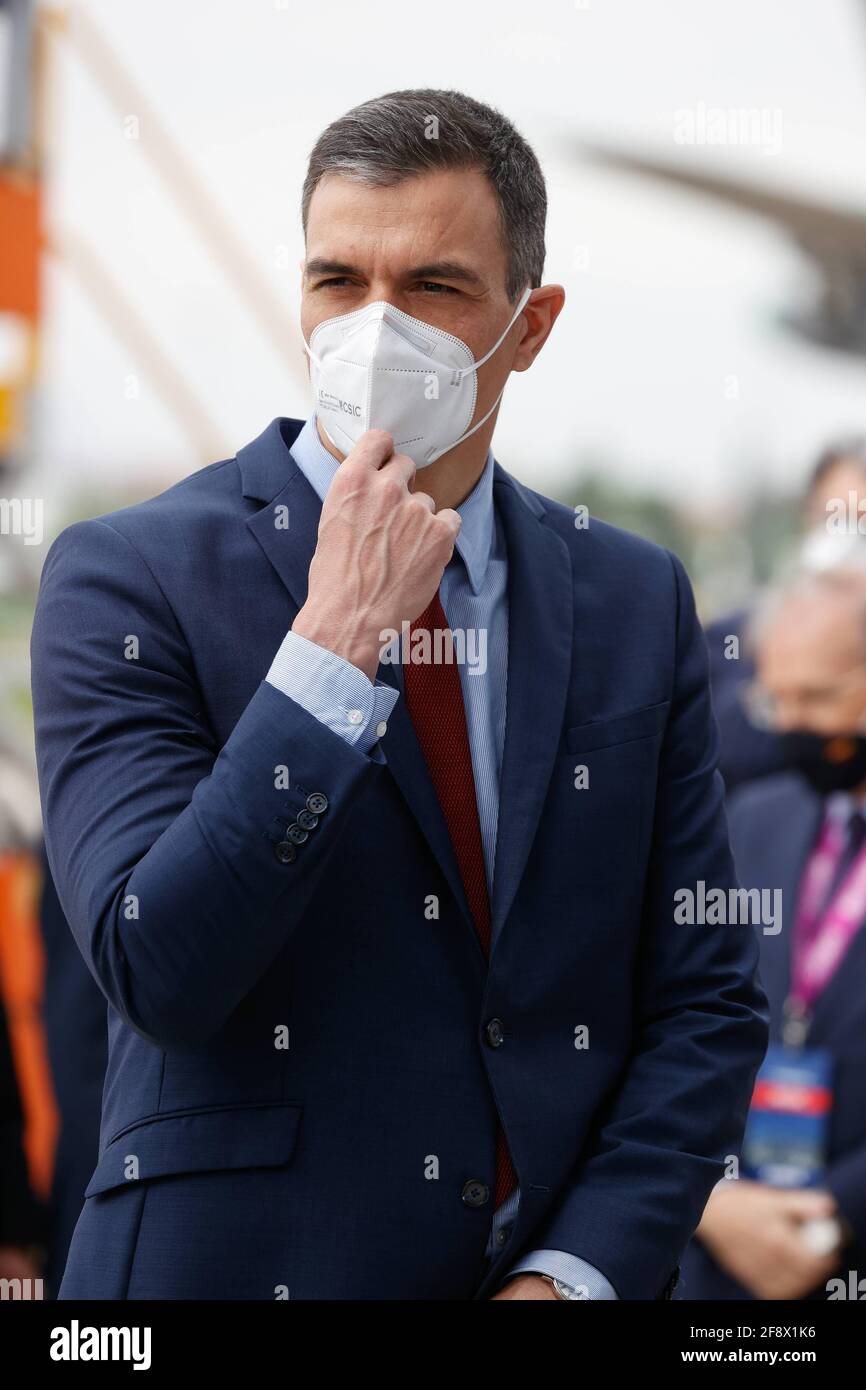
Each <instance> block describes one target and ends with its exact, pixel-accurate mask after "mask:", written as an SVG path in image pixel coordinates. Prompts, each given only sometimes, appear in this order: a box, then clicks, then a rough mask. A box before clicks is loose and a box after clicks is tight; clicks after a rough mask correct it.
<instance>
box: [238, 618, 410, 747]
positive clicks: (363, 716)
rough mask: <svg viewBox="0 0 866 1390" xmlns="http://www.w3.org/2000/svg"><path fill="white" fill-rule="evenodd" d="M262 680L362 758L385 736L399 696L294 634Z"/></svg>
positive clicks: (330, 653)
mask: <svg viewBox="0 0 866 1390" xmlns="http://www.w3.org/2000/svg"><path fill="white" fill-rule="evenodd" d="M265 680H266V681H267V682H268V684H269V685H273V686H275V687H276V689H277V690H281V691H282V692H283V694H284V695H288V697H289V699H290V700H294V701H295V703H296V704H298V705H301V706H302V708H303V709H305V710H306V711H307V712H308V713H309V714H312V715H313V716H314V717H315V718H316V719H318V720H319V722H320V723H322V724H324V725H326V727H327V728H329V729H330V730H331V731H332V732H333V733H335V734H339V735H340V737H341V738H344V739H345V740H346V742H347V743H351V744H352V745H353V746H354V747H356V748H358V749H359V751H360V752H362V753H368V752H369V751H370V749H371V748H372V747H373V744H374V743H375V742H376V741H377V739H380V738H382V737H383V735H384V734H385V732H386V730H387V727H388V717H389V715H390V713H391V711H392V709H393V708H394V705H395V703H396V701H397V698H398V696H399V693H400V692H399V691H398V690H395V689H394V687H393V686H392V685H385V683H384V682H383V681H376V683H375V685H374V684H373V682H372V681H370V680H368V679H367V677H366V676H365V675H364V672H363V671H359V670H358V668H357V666H353V665H352V663H351V661H346V660H345V658H344V657H342V656H337V654H336V652H329V651H328V650H327V648H326V647H320V646H319V645H318V643H317V642H311V641H310V640H309V639H308V638H307V637H302V636H301V635H300V633H298V632H287V633H286V635H285V637H284V638H283V640H282V642H281V644H280V646H279V648H278V650H277V654H276V656H275V657H274V659H273V661H272V662H271V667H270V670H269V671H268V673H267V675H266V677H265Z"/></svg>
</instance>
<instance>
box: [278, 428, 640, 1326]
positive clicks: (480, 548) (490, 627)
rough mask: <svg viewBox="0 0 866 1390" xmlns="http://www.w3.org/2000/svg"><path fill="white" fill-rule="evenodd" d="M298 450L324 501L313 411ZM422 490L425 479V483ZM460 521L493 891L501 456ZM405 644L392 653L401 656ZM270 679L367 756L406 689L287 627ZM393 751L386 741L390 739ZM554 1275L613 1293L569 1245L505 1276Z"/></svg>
mask: <svg viewBox="0 0 866 1390" xmlns="http://www.w3.org/2000/svg"><path fill="white" fill-rule="evenodd" d="M292 455H293V457H294V459H295V461H296V463H297V465H298V467H299V468H300V470H301V472H302V473H303V474H304V476H305V478H306V479H307V481H308V482H309V483H310V484H311V486H312V487H313V488H314V489H315V491H316V493H317V494H318V496H319V498H320V499H321V500H322V501H324V499H325V495H326V493H327V491H328V488H329V486H330V484H331V480H332V479H333V477H334V474H335V473H336V471H337V468H338V466H339V465H338V463H337V460H336V459H335V458H334V457H333V456H332V455H331V454H330V453H329V452H328V450H327V449H326V448H325V446H324V445H323V444H322V441H321V439H320V438H319V433H318V430H317V429H316V417H315V414H313V415H312V416H310V418H309V419H308V420H307V422H306V424H305V425H304V427H303V429H302V430H301V432H300V434H299V435H298V437H297V439H296V440H295V442H294V444H293V445H292ZM422 487H423V483H422ZM457 511H458V512H459V514H460V518H461V527H460V533H459V535H458V537H457V542H456V545H455V549H454V554H453V556H452V558H451V560H450V561H449V563H448V565H447V566H446V568H445V573H444V574H443V576H442V583H441V585H440V588H439V596H440V599H441V601H442V607H443V609H444V610H445V614H446V616H447V618H448V625H449V627H450V628H451V629H452V631H455V632H459V633H462V634H464V635H465V637H466V641H467V646H466V653H467V660H465V661H464V662H462V663H460V664H459V665H458V670H459V672H460V681H461V688H462V691H463V701H464V705H465V709H466V724H467V730H468V734H469V746H470V750H471V754H472V768H473V772H474V774H475V792H476V797H477V800H478V818H479V822H480V828H481V841H482V847H483V852H484V863H485V867H486V870H487V884H488V889H489V891H490V892H491V894H492V889H493V864H494V860H495V855H496V824H497V818H498V812H499V779H500V771H501V767H502V751H503V747H504V742H505V713H506V690H507V676H508V672H507V663H508V590H507V580H508V570H507V561H506V552H505V543H504V537H503V535H502V529H501V526H500V524H499V522H498V519H497V517H496V512H495V508H494V505H493V453H492V452H489V453H488V455H487V461H486V463H485V465H484V470H483V472H482V473H481V476H480V478H479V479H478V482H477V483H476V485H475V487H474V488H473V490H472V492H471V493H470V494H469V496H468V497H467V498H466V499H465V501H464V502H462V503H461V504H460V506H459V507H458V508H457ZM401 651H402V645H401V643H400V642H398V644H397V646H396V647H395V649H394V653H393V659H395V660H396V659H398V658H399V654H400V653H401ZM267 680H268V681H269V682H270V684H271V685H274V686H276V687H277V689H278V690H282V691H283V693H284V694H286V695H288V696H289V698H290V699H292V700H295V701H296V703H298V704H299V705H302V706H303V707H304V708H305V709H306V710H308V711H309V713H310V714H313V715H315V717H316V718H317V719H319V720H321V722H322V723H323V724H325V725H327V727H328V728H329V729H331V730H333V732H334V733H337V734H339V735H340V736H341V737H342V738H344V739H345V740H346V741H347V743H351V744H353V745H354V746H356V747H357V748H359V749H360V750H361V751H362V752H365V753H366V752H369V751H370V749H371V748H372V747H373V745H374V743H376V742H377V740H378V739H380V738H381V739H384V738H385V737H386V735H387V727H388V716H389V715H390V713H391V710H392V709H393V708H394V704H395V702H396V701H397V700H398V699H399V691H397V690H395V689H394V688H393V687H392V686H390V685H386V684H385V683H384V682H382V681H376V682H375V683H374V682H373V681H370V680H368V678H367V677H366V676H365V675H364V673H363V671H359V670H358V668H357V667H356V666H353V665H351V663H350V662H348V661H345V660H344V659H343V658H342V657H339V656H337V655H336V654H335V653H334V652H329V651H327V650H325V649H324V648H322V647H320V646H318V645H317V644H316V643H315V642H310V641H308V640H307V638H305V637H301V636H300V635H299V634H298V633H295V632H288V633H287V634H286V636H285V638H284V640H283V642H282V643H281V645H280V647H279V649H278V651H277V653H276V655H275V657H274V659H273V663H272V665H271V668H270V670H269V671H268V674H267ZM384 747H385V753H386V755H387V742H386V743H385V745H384ZM519 1200H520V1192H519V1190H518V1189H515V1191H514V1192H512V1193H511V1194H510V1196H509V1197H507V1198H506V1199H505V1201H504V1202H503V1203H502V1205H501V1206H500V1207H498V1208H497V1210H496V1211H495V1212H494V1215H493V1223H492V1227H491V1232H490V1239H489V1241H488V1244H487V1251H486V1253H487V1255H488V1256H492V1255H493V1254H495V1253H496V1252H497V1250H499V1249H501V1248H502V1247H503V1246H504V1245H505V1244H507V1241H508V1235H509V1231H510V1229H511V1227H512V1225H513V1223H514V1218H515V1215H516V1213H517V1206H518V1202H519ZM530 1271H532V1272H535V1273H538V1274H549V1275H553V1276H554V1277H555V1278H558V1279H562V1280H563V1281H564V1282H565V1283H567V1284H572V1285H574V1286H575V1287H576V1288H579V1289H580V1290H581V1291H582V1292H583V1293H584V1296H585V1297H589V1298H592V1299H615V1298H617V1294H616V1292H615V1290H614V1289H613V1287H612V1285H611V1284H610V1283H609V1281H608V1280H607V1279H606V1278H605V1277H604V1275H603V1274H602V1273H601V1272H600V1271H599V1270H597V1269H596V1268H595V1267H594V1266H593V1265H591V1264H588V1263H587V1261H585V1260H582V1259H579V1258H578V1257H577V1256H576V1255H572V1254H569V1253H567V1252H566V1251H564V1250H532V1251H530V1252H529V1253H528V1254H526V1255H524V1256H523V1257H522V1259H520V1260H519V1261H518V1263H517V1264H515V1265H512V1266H511V1267H509V1269H508V1272H507V1275H506V1274H504V1275H503V1279H505V1278H506V1277H510V1276H511V1275H513V1274H517V1273H522V1272H526V1273H528V1272H530Z"/></svg>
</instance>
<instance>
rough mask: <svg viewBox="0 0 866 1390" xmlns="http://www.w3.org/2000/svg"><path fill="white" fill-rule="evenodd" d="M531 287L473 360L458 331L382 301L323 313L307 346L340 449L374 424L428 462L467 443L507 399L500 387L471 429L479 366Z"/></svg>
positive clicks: (418, 462) (319, 407)
mask: <svg viewBox="0 0 866 1390" xmlns="http://www.w3.org/2000/svg"><path fill="white" fill-rule="evenodd" d="M531 293H532V287H531V286H529V285H527V287H526V289H525V290H524V292H523V294H522V295H521V297H520V300H519V302H518V305H517V308H516V309H515V310H514V313H513V314H512V315H511V318H510V319H509V321H508V324H507V326H506V328H505V330H504V331H503V332H502V333H501V334H500V336H499V337H498V338H497V340H496V342H495V343H494V344H493V347H492V348H491V349H490V351H489V352H486V353H485V354H484V356H483V357H480V358H479V359H478V361H477V362H476V361H475V359H474V357H473V356H472V352H471V349H470V348H468V347H467V346H466V344H465V343H464V342H462V341H461V339H460V338H455V337H454V334H453V333H446V332H445V330H444V329H442V328H434V327H433V326H432V324H429V323H424V322H422V320H421V319H414V318H412V316H411V315H410V314H404V313H403V311H402V310H401V309H395V308H394V306H393V304H388V303H387V302H385V301H384V300H377V301H376V302H375V303H374V304H365V305H364V307H363V309H356V310H355V311H354V312H353V313H351V314H340V315H338V317H337V318H332V319H325V320H324V322H323V323H320V324H319V325H318V327H317V328H314V329H313V332H312V333H311V334H310V341H309V343H307V342H306V341H305V342H304V347H305V348H306V350H307V353H308V354H309V357H310V377H311V381H312V386H313V396H314V400H315V406H316V414H317V415H318V418H319V420H320V421H321V423H322V426H323V428H324V429H325V431H326V433H327V435H328V437H329V438H330V439H331V441H332V442H333V444H334V445H335V447H336V448H337V449H339V450H340V452H341V453H343V454H348V452H349V450H350V449H352V447H353V446H354V445H355V444H357V442H358V440H359V439H360V437H361V435H362V434H363V433H364V432H365V431H366V430H369V429H379V430H387V431H388V432H389V434H392V435H393V436H394V448H395V449H396V451H397V452H398V453H401V454H408V455H409V457H410V458H411V459H412V460H413V462H414V463H415V466H416V467H417V468H426V467H427V465H428V464H430V463H434V462H435V460H436V459H438V458H441V456H442V455H443V454H447V452H448V450H449V449H453V448H455V446H456V445H458V444H462V442H463V440H464V439H468V438H469V436H470V435H471V434H474V433H475V431H476V430H477V429H480V428H481V426H482V425H483V424H484V421H485V420H488V419H489V418H490V416H491V415H492V414H493V412H494V410H495V409H496V407H497V405H498V404H499V401H500V400H501V398H502V391H504V390H505V387H504V386H503V388H502V391H500V393H499V395H498V396H497V397H496V400H495V401H494V402H493V405H492V406H491V407H490V409H489V410H488V411H487V413H486V415H483V416H482V417H481V419H480V420H478V421H477V422H476V424H474V425H473V426H472V428H471V429H470V428H469V422H470V421H471V419H472V416H473V414H474V413H475V401H476V397H477V394H478V378H477V372H478V368H479V367H480V366H482V364H483V363H484V362H486V361H487V359H488V358H489V357H492V356H493V354H494V352H496V350H497V348H498V347H500V346H501V344H502V342H503V341H504V339H505V338H506V336H507V334H508V332H509V330H510V329H511V327H512V325H513V324H514V322H515V320H516V319H517V317H518V315H519V314H520V313H521V312H522V311H523V307H524V305H525V304H526V301H527V300H528V298H529V296H530V294H531Z"/></svg>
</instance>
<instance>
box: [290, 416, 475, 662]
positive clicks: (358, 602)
mask: <svg viewBox="0 0 866 1390" xmlns="http://www.w3.org/2000/svg"><path fill="white" fill-rule="evenodd" d="M414 479H415V464H414V463H413V462H412V460H411V459H410V458H407V456H406V455H405V454H395V453H394V440H393V438H392V437H391V435H390V434H388V433H387V432H386V431H385V430H367V432H366V434H363V435H362V436H361V438H360V439H359V440H358V443H357V444H356V445H355V447H354V449H353V450H352V452H351V453H350V454H347V456H346V458H345V459H344V461H343V462H342V463H341V464H340V466H339V468H338V469H337V472H336V474H335V475H334V480H333V482H332V483H331V486H330V488H329V489H328V492H327V495H326V497H325V502H324V505H323V507H322V516H321V520H320V521H319V538H318V542H317V545H316V553H315V555H314V556H313V560H312V563H311V565H310V582H309V591H308V597H307V601H306V603H305V604H304V606H303V608H302V609H301V610H300V612H299V613H298V616H297V617H296V618H295V621H294V623H293V624H292V631H293V632H297V633H298V634H299V635H300V636H301V637H306V638H307V639H308V640H309V641H310V642H316V643H317V644H318V645H319V646H320V647H326V648H327V649H328V650H329V651H332V652H334V653H336V655H337V656H342V657H344V658H345V659H346V660H347V661H350V662H351V663H352V665H353V666H357V667H358V669H359V670H361V671H363V672H364V674H365V676H367V677H368V678H369V679H370V680H373V679H374V678H375V675H376V668H377V667H378V665H379V649H380V645H381V636H380V635H381V634H382V633H383V632H385V631H386V630H388V629H391V630H397V631H399V629H400V627H401V624H402V623H403V622H412V621H413V620H414V619H415V618H417V617H418V615H419V613H423V611H424V609H425V608H426V607H427V605H428V603H429V602H430V600H431V599H432V597H433V595H434V594H435V593H436V591H437V589H438V588H439V584H440V581H441V579H442V573H443V570H444V569H445V566H446V565H447V563H448V561H449V560H450V559H451V555H452V552H453V550H454V542H455V541H456V539H457V535H458V533H459V531H460V517H459V516H458V514H457V512H455V511H453V510H451V509H450V508H443V510H442V511H440V512H437V511H436V509H435V504H434V502H433V498H432V497H428V496H427V494H426V493H424V492H412V491H410V487H411V485H412V483H413V482H414Z"/></svg>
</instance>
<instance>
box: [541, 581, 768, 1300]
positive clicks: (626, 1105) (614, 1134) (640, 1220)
mask: <svg viewBox="0 0 866 1390" xmlns="http://www.w3.org/2000/svg"><path fill="white" fill-rule="evenodd" d="M671 560H672V562H673V566H674V577H675V583H676V591H677V600H676V602H677V610H676V611H677V622H676V638H675V642H676V652H675V666H674V670H675V675H674V686H673V690H672V693H671V712H670V716H669V721H668V725H667V728H666V730H665V735H664V739H663V744H662V748H661V753H660V763H659V773H658V787H657V797H656V808H655V823H654V829H653V843H652V850H651V856H650V864H649V868H648V871H647V877H646V882H645V894H644V909H643V922H642V933H641V945H640V953H639V958H638V962H637V968H636V977H635V980H634V1011H633V1013H634V1022H633V1045H632V1053H631V1057H630V1060H629V1063H628V1065H627V1067H626V1068H625V1070H624V1073H623V1075H622V1077H621V1081H620V1084H619V1086H618V1087H617V1089H616V1091H615V1092H614V1093H613V1094H612V1095H611V1096H610V1098H609V1100H608V1102H607V1104H606V1106H605V1108H604V1112H603V1113H601V1114H599V1115H598V1117H597V1120H596V1123H595V1125H594V1128H593V1130H592V1132H591V1134H590V1137H589V1140H588V1142H587V1144H586V1145H585V1147H584V1150H583V1152H582V1154H581V1155H580V1157H579V1159H578V1161H577V1163H576V1166H575V1169H574V1174H573V1180H572V1181H571V1183H570V1184H569V1186H568V1187H567V1189H566V1190H565V1191H564V1192H563V1194H562V1195H561V1197H560V1199H559V1202H558V1204H557V1205H556V1206H555V1207H554V1209H553V1215H552V1217H550V1218H549V1219H548V1221H547V1222H546V1224H544V1226H543V1229H542V1230H539V1231H536V1232H534V1233H533V1245H535V1246H544V1247H547V1248H552V1249H557V1250H563V1251H570V1252H571V1253H573V1254H575V1255H577V1256H579V1257H580V1258H581V1259H584V1260H587V1261H588V1262H589V1263H591V1264H592V1265H594V1266H595V1267H596V1268H597V1269H599V1270H600V1271H601V1272H602V1273H603V1274H604V1275H605V1276H606V1277H607V1278H608V1279H609V1280H610V1282H611V1284H612V1285H613V1287H614V1289H615V1290H616V1292H617V1293H618V1294H619V1296H620V1298H625V1299H635V1298H638V1299H645V1298H646V1299H652V1298H658V1297H661V1296H663V1293H664V1290H665V1288H666V1287H667V1285H668V1284H669V1281H670V1280H671V1278H672V1277H674V1276H675V1273H676V1267H677V1264H678V1261H679V1258H680V1255H681V1253H682V1251H683V1249H684V1248H685V1246H686V1244H687V1242H688V1240H689V1238H690V1236H691V1234H692V1232H693V1230H694V1228H695V1227H696V1225H697V1223H698V1221H699V1220H700V1216H701V1212H702V1210H703V1207H704V1204H705V1202H706V1199H707V1197H708V1195H709V1192H710V1189H711V1188H712V1187H713V1185H714V1184H715V1182H716V1181H717V1180H718V1179H719V1178H721V1177H722V1176H723V1174H724V1162H725V1159H726V1158H727V1157H728V1156H729V1155H732V1154H736V1153H738V1152H739V1147H740V1143H741V1140H742V1135H743V1131H744V1128H745V1123H746V1115H747V1111H748V1106H749V1101H750V1099H751V1094H752V1088H753V1084H754V1079H755V1074H756V1072H757V1070H758V1067H759V1065H760V1063H761V1061H762V1059H763V1056H764V1052H765V1050H766V1045H767V1037H768V1030H767V1016H768V1011H767V1001H766V997H765V995H764V992H763V990H762V988H761V986H760V984H759V983H758V979H757V975H756V967H757V962H758V945H757V938H756V934H755V930H754V927H753V926H752V925H751V924H750V923H745V924H744V925H729V926H715V925H696V926H684V925H678V924H677V923H675V921H674V908H675V898H674V894H675V893H676V892H677V890H678V889H683V888H689V887H691V888H692V890H693V891H694V890H696V886H697V883H698V881H699V880H703V881H704V882H705V884H706V888H707V891H709V889H710V888H711V887H718V888H722V889H725V890H727V889H728V888H729V887H731V886H735V878H734V869H733V862H732V859H731V854H730V849H729V847H728V836H727V825H726V819H725V812H724V806H723V795H724V788H723V784H722V780H721V777H720V776H719V774H718V772H717V770H716V756H717V748H716V743H717V735H716V729H715V723H714V721H713V717H712V713H711V707H710V697H709V688H708V671H707V667H708V662H707V649H706V642H705V640H704V637H703V633H702V632H701V629H700V626H699V624H698V621H697V617H696V614H695V607H694V599H693V596H692V592H691V587H690V585H689V582H688V578H687V577H686V574H685V572H684V570H683V567H682V565H681V564H680V562H679V560H677V559H676V558H675V557H673V556H671Z"/></svg>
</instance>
